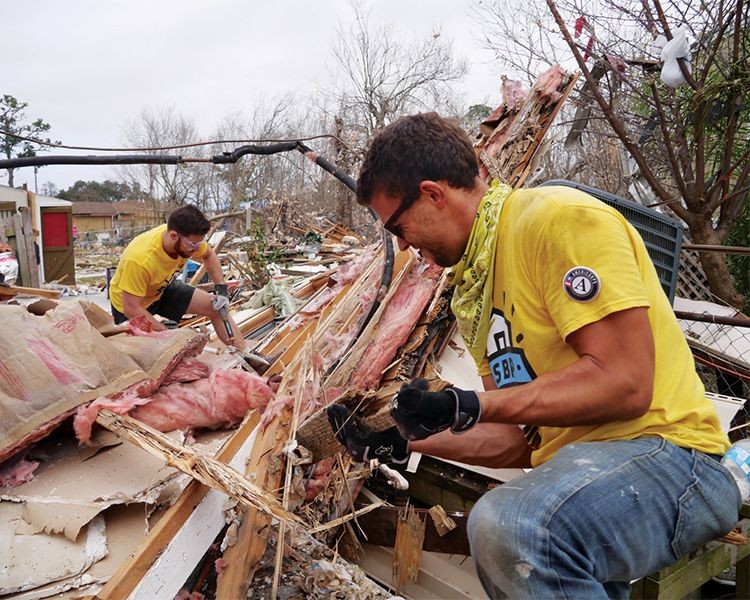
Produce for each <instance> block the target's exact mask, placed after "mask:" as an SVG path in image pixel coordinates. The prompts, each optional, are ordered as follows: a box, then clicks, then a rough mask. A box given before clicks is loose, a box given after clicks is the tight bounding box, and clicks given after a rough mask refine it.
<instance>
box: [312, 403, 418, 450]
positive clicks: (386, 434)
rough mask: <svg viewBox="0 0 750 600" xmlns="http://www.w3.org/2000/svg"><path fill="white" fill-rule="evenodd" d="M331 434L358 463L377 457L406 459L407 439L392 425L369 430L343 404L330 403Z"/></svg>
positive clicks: (328, 411)
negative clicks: (380, 429) (377, 429)
mask: <svg viewBox="0 0 750 600" xmlns="http://www.w3.org/2000/svg"><path fill="white" fill-rule="evenodd" d="M326 412H327V414H328V422H329V423H330V424H331V429H333V435H335V436H336V439H337V440H338V441H339V443H340V444H341V445H342V446H344V447H345V448H346V449H347V451H348V452H349V454H351V456H352V458H353V459H354V460H356V461H357V462H365V461H367V460H371V459H373V458H377V459H378V460H381V461H383V462H392V463H396V464H402V463H405V462H406V461H407V460H408V458H409V448H408V446H409V442H407V441H406V440H405V439H404V438H402V437H401V436H400V435H399V433H398V430H397V429H396V428H395V427H391V428H390V429H386V430H385V431H372V430H370V429H369V428H368V427H367V426H365V425H364V424H362V423H360V421H359V419H357V417H355V416H354V414H352V411H351V410H349V408H347V407H346V406H344V405H343V404H331V405H330V406H329V407H328V410H327V411H326Z"/></svg>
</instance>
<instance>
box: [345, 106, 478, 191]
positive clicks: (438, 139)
mask: <svg viewBox="0 0 750 600" xmlns="http://www.w3.org/2000/svg"><path fill="white" fill-rule="evenodd" d="M478 175H479V168H478V166H477V158H476V154H475V153H474V148H473V147H472V145H471V140H469V136H467V135H466V133H465V132H464V131H463V129H461V128H460V127H459V126H458V125H457V124H456V123H455V122H453V121H450V120H448V119H445V118H443V117H441V116H439V115H438V114H437V113H434V112H430V113H421V114H417V115H412V116H408V117H402V118H401V119H399V120H398V121H395V122H394V123H391V124H390V125H389V126H388V127H386V128H385V129H383V131H381V132H380V133H379V134H378V135H377V136H375V138H374V139H373V140H372V143H371V144H370V148H369V149H368V150H367V153H366V154H365V158H364V161H363V162H362V168H361V169H360V171H359V179H358V181H357V202H358V203H359V204H363V205H368V204H370V202H371V201H372V197H373V195H374V194H376V193H383V194H385V195H387V196H391V197H397V198H401V199H402V201H406V202H412V201H414V200H416V199H417V198H418V197H419V194H420V192H419V184H420V183H421V182H422V181H424V180H425V179H429V180H432V181H440V180H445V181H447V182H448V184H450V185H451V186H453V187H455V188H463V189H473V188H474V185H475V180H476V177H477V176H478Z"/></svg>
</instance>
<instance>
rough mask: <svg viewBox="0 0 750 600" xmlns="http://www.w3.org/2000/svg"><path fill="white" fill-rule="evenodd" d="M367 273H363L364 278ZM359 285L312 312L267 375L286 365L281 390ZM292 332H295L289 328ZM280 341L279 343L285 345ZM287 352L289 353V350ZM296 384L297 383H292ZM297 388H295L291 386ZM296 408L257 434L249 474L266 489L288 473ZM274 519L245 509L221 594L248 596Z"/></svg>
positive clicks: (228, 555) (219, 587)
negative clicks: (286, 452)
mask: <svg viewBox="0 0 750 600" xmlns="http://www.w3.org/2000/svg"><path fill="white" fill-rule="evenodd" d="M364 276H365V274H363V275H360V279H361V278H362V277H364ZM356 286H357V281H355V282H350V283H349V284H348V285H347V286H344V288H343V289H342V290H341V291H340V292H339V293H338V294H337V295H336V298H335V300H333V301H332V302H330V303H329V304H328V305H327V306H325V307H324V308H323V309H322V310H321V311H320V314H318V315H315V316H311V317H310V319H309V320H308V321H307V322H305V323H304V324H303V327H304V328H305V334H304V335H298V336H296V337H295V339H294V341H293V343H292V344H290V346H289V352H293V353H294V357H293V359H292V361H291V363H290V364H289V366H288V367H286V368H284V365H282V363H281V361H279V360H277V361H276V362H275V363H274V364H273V365H271V367H270V368H269V370H268V371H267V372H266V375H273V374H274V373H276V372H278V371H279V369H281V368H283V374H284V378H283V379H282V383H281V386H282V388H283V389H282V388H280V389H279V391H278V392H277V395H278V394H282V393H285V392H286V390H287V388H286V382H287V381H297V385H301V384H302V379H301V377H302V373H301V370H300V367H301V364H302V360H301V352H300V351H301V349H302V347H303V346H304V344H305V343H307V342H308V341H310V343H314V339H315V338H316V336H318V337H320V336H321V335H323V333H324V331H325V327H324V326H321V327H320V328H319V327H318V324H319V323H321V324H325V323H326V322H327V320H328V319H333V317H334V314H333V313H334V311H337V310H339V308H340V306H343V305H345V303H344V302H342V300H343V299H344V298H345V297H346V294H347V291H345V290H350V289H351V288H353V287H356ZM286 333H287V334H288V335H291V334H292V332H289V331H287V332H286ZM283 345H284V344H283V343H278V344H277V346H275V347H278V346H282V347H283ZM258 350H259V351H260V352H266V348H265V347H264V346H260V347H259V348H258ZM285 355H286V353H285ZM291 385H294V384H290V386H291ZM288 389H289V391H293V388H292V387H290V388H288ZM291 416H292V411H291V410H290V409H286V410H284V411H283V412H282V413H281V414H280V415H279V416H278V417H276V418H275V419H273V420H272V421H271V422H270V423H269V424H268V426H267V427H266V428H265V429H264V430H263V432H262V433H261V434H260V435H259V436H258V437H257V438H256V441H255V444H254V446H253V451H252V454H251V456H250V459H249V460H248V463H247V471H246V477H247V478H248V479H249V480H251V481H253V482H254V483H255V484H256V485H258V486H259V487H261V488H263V489H266V490H278V489H279V487H280V486H281V482H282V478H283V475H284V460H283V456H282V448H283V446H284V444H285V443H286V441H287V439H288V437H289V430H290V426H291ZM269 528H270V520H269V519H268V517H267V516H266V515H264V514H263V513H261V512H260V511H258V510H256V509H254V508H251V509H249V510H247V511H246V512H245V515H244V517H243V519H242V523H241V525H240V528H239V531H238V535H237V541H236V542H235V544H234V545H233V546H231V547H229V548H227V549H226V551H225V552H224V559H225V560H226V561H227V568H226V569H225V570H224V571H223V572H222V573H221V574H220V575H219V576H218V579H217V583H216V597H217V598H244V597H245V596H246V595H247V590H248V588H249V586H250V583H251V582H252V578H253V575H254V574H255V571H256V570H257V568H258V563H259V562H260V559H261V558H262V557H263V554H264V552H265V550H266V543H267V540H268V532H269Z"/></svg>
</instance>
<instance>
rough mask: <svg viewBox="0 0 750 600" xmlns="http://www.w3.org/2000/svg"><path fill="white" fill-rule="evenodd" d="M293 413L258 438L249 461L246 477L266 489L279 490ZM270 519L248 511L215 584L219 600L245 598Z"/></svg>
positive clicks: (271, 424) (225, 555)
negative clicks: (282, 455)
mask: <svg viewBox="0 0 750 600" xmlns="http://www.w3.org/2000/svg"><path fill="white" fill-rule="evenodd" d="M290 413H291V411H288V410H287V411H285V413H284V414H283V415H282V416H281V417H279V418H276V419H274V420H273V421H272V422H271V423H270V424H269V426H268V427H266V429H265V430H263V432H262V433H261V434H260V435H259V436H258V437H257V438H256V441H255V444H253V451H252V453H251V455H250V459H249V460H248V472H247V477H248V478H251V479H252V480H254V481H255V483H256V484H257V485H259V486H261V487H263V488H265V489H277V488H278V487H279V485H280V484H281V478H282V475H283V471H284V470H283V468H282V467H283V462H282V461H281V460H278V459H277V458H274V457H276V456H278V454H279V453H280V452H281V449H282V447H283V445H284V442H285V441H286V438H287V435H288V428H289V421H290ZM270 524H271V523H270V519H269V518H268V516H267V515H265V514H263V513H262V512H261V511H259V510H257V509H255V508H250V509H248V510H247V511H246V512H245V515H244V517H243V519H242V523H241V525H240V528H239V531H238V532H237V541H236V543H235V544H234V546H230V547H229V548H227V549H226V550H225V551H224V559H225V560H226V564H227V567H226V569H224V571H223V572H222V573H220V574H219V576H218V578H217V581H216V597H217V598H244V597H245V596H246V595H247V590H248V588H249V586H250V582H251V581H252V577H253V575H254V574H255V570H256V569H257V568H258V563H259V561H260V559H261V558H263V553H264V552H265V550H266V543H267V541H268V532H269V530H270Z"/></svg>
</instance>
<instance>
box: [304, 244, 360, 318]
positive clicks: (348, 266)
mask: <svg viewBox="0 0 750 600" xmlns="http://www.w3.org/2000/svg"><path fill="white" fill-rule="evenodd" d="M371 261H372V256H370V255H369V253H364V254H362V255H361V256H359V257H357V258H355V259H354V260H350V261H349V262H345V263H343V264H342V265H341V266H340V267H339V268H338V270H337V271H336V273H334V274H333V275H331V278H330V281H329V285H328V287H327V288H326V289H325V290H323V291H321V292H319V293H318V294H317V295H316V296H315V297H314V298H313V299H312V300H311V301H310V302H308V303H307V304H306V305H305V306H303V307H302V308H301V309H300V310H299V311H298V313H297V314H296V315H295V316H294V317H292V318H291V319H290V320H289V329H291V330H292V331H294V330H295V329H297V328H298V327H300V326H301V325H302V324H303V323H304V322H305V321H307V320H308V319H310V318H311V317H314V316H316V315H318V314H319V313H320V311H321V310H322V309H323V308H324V307H325V306H327V305H328V304H329V303H330V302H331V301H332V300H333V299H334V298H335V297H336V296H337V295H338V293H339V292H340V291H341V289H342V288H343V287H344V286H345V285H347V284H348V283H350V282H352V281H354V280H355V279H356V278H357V277H359V276H360V275H361V274H362V272H363V271H364V270H365V267H367V265H369V264H370V262H371Z"/></svg>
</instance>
